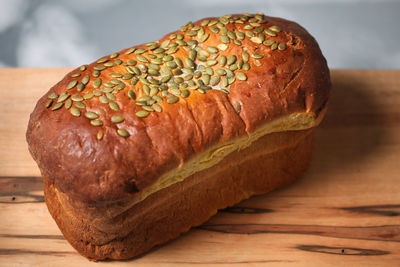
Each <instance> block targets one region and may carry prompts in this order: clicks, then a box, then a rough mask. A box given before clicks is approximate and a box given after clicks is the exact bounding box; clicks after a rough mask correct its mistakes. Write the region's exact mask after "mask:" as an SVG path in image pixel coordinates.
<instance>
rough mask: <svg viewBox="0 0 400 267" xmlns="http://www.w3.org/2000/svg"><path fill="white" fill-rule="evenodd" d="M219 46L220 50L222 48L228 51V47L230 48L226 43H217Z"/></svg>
mask: <svg viewBox="0 0 400 267" xmlns="http://www.w3.org/2000/svg"><path fill="white" fill-rule="evenodd" d="M217 47H218V49H219V50H222V51H226V49H228V45H226V44H219V45H217Z"/></svg>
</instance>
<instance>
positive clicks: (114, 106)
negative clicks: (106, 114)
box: [108, 101, 119, 111]
mask: <svg viewBox="0 0 400 267" xmlns="http://www.w3.org/2000/svg"><path fill="white" fill-rule="evenodd" d="M108 105H109V107H110V108H111V109H112V110H115V111H118V110H119V106H118V104H117V103H116V102H114V101H110V102H109V103H108Z"/></svg>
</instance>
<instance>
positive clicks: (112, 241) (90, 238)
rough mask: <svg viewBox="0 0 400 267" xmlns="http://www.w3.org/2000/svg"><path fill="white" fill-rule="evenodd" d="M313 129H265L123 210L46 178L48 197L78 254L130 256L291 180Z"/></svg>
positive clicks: (304, 161)
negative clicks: (77, 195)
mask: <svg viewBox="0 0 400 267" xmlns="http://www.w3.org/2000/svg"><path fill="white" fill-rule="evenodd" d="M313 131H314V130H313V129H309V130H303V131H292V132H281V133H272V134H268V135H266V136H264V137H262V138H260V139H259V140H257V141H256V142H255V143H254V144H252V145H251V146H250V147H247V148H246V149H244V150H242V151H240V152H237V151H236V152H233V153H231V154H230V155H229V156H227V157H226V158H224V159H223V160H222V161H221V162H220V164H218V165H215V166H213V167H211V168H209V169H207V170H203V171H201V172H198V173H196V174H193V175H191V176H189V177H188V178H187V179H185V180H184V181H182V182H179V183H176V184H174V185H171V186H170V187H168V188H165V189H162V190H160V191H157V192H156V193H154V194H153V195H151V196H149V197H148V198H146V199H145V200H143V201H142V202H140V203H138V204H136V205H134V206H132V207H130V208H128V209H126V210H124V211H123V212H121V207H123V206H124V203H114V204H108V205H106V206H93V205H88V204H87V203H84V202H80V201H76V200H73V199H70V198H69V197H68V195H66V194H64V193H62V192H60V191H58V190H57V189H56V188H55V187H54V185H52V184H49V183H46V185H45V196H46V202H47V205H48V208H49V211H50V213H51V214H52V216H53V217H54V219H55V221H56V222H57V224H58V226H59V227H60V229H61V231H62V232H63V234H64V236H65V237H66V239H67V240H68V241H69V242H70V243H71V244H72V246H73V247H75V248H76V249H77V250H78V251H79V253H81V254H82V255H84V256H86V257H88V258H90V259H94V260H102V259H107V258H110V259H127V258H131V257H134V256H137V255H140V254H142V253H144V252H146V251H147V250H149V249H150V248H152V247H153V246H155V245H158V244H161V243H164V242H166V241H168V240H171V239H173V238H176V237H177V236H179V235H180V234H181V233H183V232H186V231H188V230H189V229H190V227H193V226H196V225H200V224H201V223H203V222H205V221H206V220H208V219H209V218H210V217H211V216H212V215H214V214H215V213H216V212H217V210H218V209H221V208H225V207H227V206H230V205H233V204H235V203H237V202H239V201H241V200H243V199H245V198H248V197H249V196H251V195H253V194H261V193H266V192H268V191H271V190H273V189H275V188H278V187H281V186H283V185H286V184H288V183H290V182H292V181H294V180H295V179H296V178H298V177H299V176H300V175H301V174H302V173H303V172H304V171H305V170H306V168H307V166H308V163H309V159H310V156H311V150H312V138H313ZM109 214H114V215H112V216H108V215H109Z"/></svg>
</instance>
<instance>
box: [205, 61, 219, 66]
mask: <svg viewBox="0 0 400 267" xmlns="http://www.w3.org/2000/svg"><path fill="white" fill-rule="evenodd" d="M206 64H207V66H209V67H210V66H214V65H215V64H217V61H216V60H215V59H209V60H207V63H206Z"/></svg>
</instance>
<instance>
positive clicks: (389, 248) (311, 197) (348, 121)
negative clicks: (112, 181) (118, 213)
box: [0, 69, 400, 266]
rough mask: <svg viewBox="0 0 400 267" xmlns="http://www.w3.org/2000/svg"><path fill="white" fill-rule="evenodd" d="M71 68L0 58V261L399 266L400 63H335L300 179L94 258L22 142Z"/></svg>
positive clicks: (30, 263)
mask: <svg viewBox="0 0 400 267" xmlns="http://www.w3.org/2000/svg"><path fill="white" fill-rule="evenodd" d="M68 70H69V69H0V88H1V89H0V102H1V104H0V122H1V124H0V131H1V134H0V149H1V150H0V151H1V152H0V265H1V266H37V265H40V266H57V265H63V266H90V265H117V266H124V265H145V266H146V265H148V266H152V265H164V266H177V265H185V266H186V265H206V264H207V265H211V266H214V265H215V266H217V265H218V266H219V265H226V266H231V265H235V266H236V265H246V266H247V265H255V266H265V265H268V266H276V265H295V266H331V265H341V266H342V265H343V266H376V265H379V266H400V183H399V181H400V164H399V163H400V160H399V159H400V108H399V107H400V71H376V70H363V71H359V70H334V71H332V79H333V87H334V88H333V92H332V97H331V100H330V103H329V110H328V113H327V116H326V118H325V120H324V122H323V123H322V125H321V127H320V128H319V129H318V131H317V133H316V140H315V141H316V142H315V146H314V152H313V153H314V154H313V159H312V162H311V166H310V169H309V170H308V172H307V173H306V175H304V177H303V178H302V179H300V180H299V181H298V182H296V183H295V184H293V185H291V186H288V187H286V188H283V189H281V190H277V191H274V192H272V193H270V194H266V195H262V196H256V197H253V198H250V199H248V200H246V201H243V202H242V203H240V204H239V205H237V206H235V207H230V208H228V209H225V210H222V211H221V212H219V213H218V214H217V215H216V216H214V217H213V218H211V219H210V220H209V221H208V222H207V223H205V224H204V225H202V226H200V227H198V228H196V229H192V230H191V231H190V232H188V233H187V234H184V235H183V236H182V237H180V238H179V239H177V240H174V241H172V242H169V243H168V244H166V245H164V246H160V247H157V248H155V249H153V250H151V251H150V252H149V253H147V254H146V255H144V256H142V257H139V258H136V259H133V260H130V261H122V262H100V263H93V262H89V261H88V260H86V259H85V258H83V257H81V256H80V255H79V254H78V253H77V252H75V251H74V249H73V248H72V247H71V246H70V245H69V244H68V243H67V242H66V241H65V239H64V237H63V236H62V235H61V233H60V231H59V230H58V228H57V226H56V224H55V223H54V221H53V220H52V218H51V217H50V215H49V213H48V211H47V208H46V205H45V204H44V202H43V201H44V198H43V191H42V187H43V184H42V180H41V178H39V176H40V173H39V171H38V169H37V167H36V165H35V163H34V162H33V160H32V159H31V157H30V155H29V153H28V151H27V146H26V142H25V128H26V125H27V122H28V118H29V113H30V112H31V111H32V109H33V107H34V105H35V102H36V100H37V99H38V98H39V97H40V96H41V95H42V94H44V93H45V92H46V91H47V90H48V88H49V87H50V86H51V85H52V84H54V83H55V82H57V81H58V80H59V79H60V78H62V76H63V75H64V73H66V72H67V71H68ZM21 77H23V78H21Z"/></svg>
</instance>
